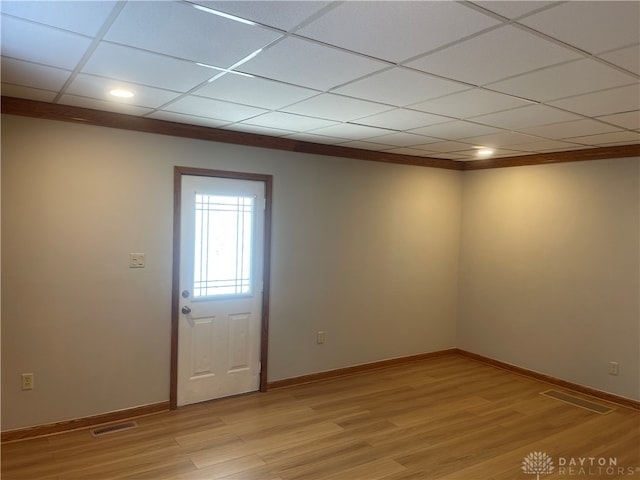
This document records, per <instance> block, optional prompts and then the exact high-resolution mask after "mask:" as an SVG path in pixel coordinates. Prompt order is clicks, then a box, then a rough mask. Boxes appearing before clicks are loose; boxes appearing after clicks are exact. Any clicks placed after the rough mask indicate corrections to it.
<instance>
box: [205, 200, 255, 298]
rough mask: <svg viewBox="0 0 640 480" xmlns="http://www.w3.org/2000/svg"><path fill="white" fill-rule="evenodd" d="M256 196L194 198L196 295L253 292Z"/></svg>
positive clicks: (210, 295)
mask: <svg viewBox="0 0 640 480" xmlns="http://www.w3.org/2000/svg"><path fill="white" fill-rule="evenodd" d="M254 209H255V197H253V196H226V195H205V194H200V193H196V198H195V210H196V216H195V258H194V279H193V297H194V298H199V297H200V298H201V297H212V296H220V295H224V296H229V295H251V293H252V291H251V290H252V288H251V287H252V283H253V282H252V279H251V275H252V268H251V265H252V255H253V252H252V250H253V245H252V230H253V218H254Z"/></svg>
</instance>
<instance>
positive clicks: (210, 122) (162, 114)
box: [147, 111, 229, 128]
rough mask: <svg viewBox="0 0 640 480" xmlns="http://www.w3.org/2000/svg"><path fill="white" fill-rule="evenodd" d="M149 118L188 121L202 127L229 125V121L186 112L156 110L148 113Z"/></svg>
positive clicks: (187, 122) (179, 121)
mask: <svg viewBox="0 0 640 480" xmlns="http://www.w3.org/2000/svg"><path fill="white" fill-rule="evenodd" d="M147 117H148V118H157V119H158V120H167V121H169V122H178V123H186V124H189V125H200V126H202V127H212V128H220V127H222V126H224V125H228V123H229V122H225V121H223V120H216V119H214V118H206V117H198V116H196V115H185V114H184V113H176V112H166V111H156V112H153V113H150V114H149V115H147Z"/></svg>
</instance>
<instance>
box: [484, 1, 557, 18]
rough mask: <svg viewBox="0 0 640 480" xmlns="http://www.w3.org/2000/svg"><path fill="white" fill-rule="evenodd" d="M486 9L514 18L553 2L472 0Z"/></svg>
mask: <svg viewBox="0 0 640 480" xmlns="http://www.w3.org/2000/svg"><path fill="white" fill-rule="evenodd" d="M474 3H476V4H477V5H480V6H481V7H483V8H486V9H487V10H491V11H492V12H494V13H497V14H498V15H502V16H503V17H506V18H509V19H511V20H513V19H514V18H518V17H522V16H523V15H527V14H529V13H531V12H534V11H536V10H540V9H541V8H546V7H547V6H549V5H552V4H553V3H555V2H542V1H537V0H536V1H527V0H516V1H506V0H500V1H486V2H474Z"/></svg>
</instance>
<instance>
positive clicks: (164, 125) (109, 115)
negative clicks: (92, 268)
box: [2, 96, 640, 171]
mask: <svg viewBox="0 0 640 480" xmlns="http://www.w3.org/2000/svg"><path fill="white" fill-rule="evenodd" d="M2 113H6V114H11V115H21V116H26V117H34V118H42V119H47V120H58V121H63V122H72V123H81V124H85V125H94V126H100V127H107V128H118V129H123V130H132V131H136V132H145V133H155V134H159V135H170V136H174V137H183V138H193V139H198V140H206V141H210V142H221V143H232V144H236V145H245V146H250V147H258V148H269V149H275V150H284V151H289V152H298V153H308V154H313V155H326V156H330V157H342V158H351V159H355V160H366V161H371V162H384V163H394V164H398V165H413V166H418V167H432V168H443V169H448V170H460V171H463V170H464V171H467V170H484V169H490V168H504V167H518V166H526V165H546V164H551V163H565V162H579V161H585V160H603V159H607V158H626V157H640V144H634V145H623V146H616V147H600V148H588V149H581V150H572V151H567V152H557V153H544V154H533V155H523V156H518V157H503V158H495V159H486V160H474V161H467V162H461V161H456V160H445V159H441V158H431V157H417V156H413V155H401V154H397V153H386V152H375V151H371V150H362V149H357V148H348V147H341V146H339V145H324V144H319V143H312V142H303V141H299V140H292V139H288V138H280V137H270V136H267V135H258V134H254V133H246V132H236V131H233V130H224V129H221V128H210V127H203V126H199V125H188V124H184V123H177V122H169V121H166V120H158V119H154V118H145V117H138V116H134V115H126V114H122V113H116V112H105V111H101V110H92V109H88V108H81V107H73V106H70V105H61V104H57V103H48V102H39V101H36V100H27V99H22V98H14V97H4V96H3V97H2Z"/></svg>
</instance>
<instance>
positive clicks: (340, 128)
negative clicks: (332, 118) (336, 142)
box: [313, 123, 390, 140]
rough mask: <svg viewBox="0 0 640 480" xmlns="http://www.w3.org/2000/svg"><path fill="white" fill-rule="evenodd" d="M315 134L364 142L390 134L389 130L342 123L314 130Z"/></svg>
mask: <svg viewBox="0 0 640 480" xmlns="http://www.w3.org/2000/svg"><path fill="white" fill-rule="evenodd" d="M313 133H315V134H318V135H328V136H330V137H339V138H344V139H346V140H363V139H365V138H371V137H376V136H380V135H387V134H389V133H390V132H389V130H385V129H382V128H375V127H366V126H364V125H354V124H352V123H340V124H337V125H333V126H331V127H325V128H320V129H318V130H314V131H313Z"/></svg>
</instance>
